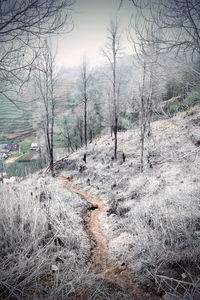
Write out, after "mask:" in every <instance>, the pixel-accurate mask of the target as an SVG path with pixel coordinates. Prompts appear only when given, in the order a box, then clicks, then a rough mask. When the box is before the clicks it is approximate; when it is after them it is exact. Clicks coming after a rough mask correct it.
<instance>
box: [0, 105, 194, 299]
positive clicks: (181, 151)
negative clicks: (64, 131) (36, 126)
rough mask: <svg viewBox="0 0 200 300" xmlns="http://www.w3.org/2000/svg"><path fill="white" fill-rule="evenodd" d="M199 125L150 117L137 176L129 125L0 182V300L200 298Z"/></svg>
mask: <svg viewBox="0 0 200 300" xmlns="http://www.w3.org/2000/svg"><path fill="white" fill-rule="evenodd" d="M199 126H200V108H199V107H195V108H194V109H193V111H190V112H188V113H181V114H179V115H177V116H175V117H174V118H171V119H166V120H160V121H156V122H154V123H153V124H152V135H151V136H150V137H149V138H147V139H146V146H145V167H144V172H143V173H142V174H141V173H140V168H139V162H140V135H139V129H137V128H136V129H135V130H132V131H127V132H124V133H122V132H121V133H119V151H118V160H116V161H115V160H113V151H114V149H113V147H114V141H113V140H112V138H111V137H110V136H103V137H102V138H99V139H96V140H95V141H94V142H93V143H91V144H90V145H89V146H88V149H87V150H86V149H80V150H79V151H77V152H74V153H72V154H70V155H68V156H67V157H65V158H63V159H61V160H59V161H57V162H56V163H55V170H56V175H57V178H50V177H49V176H48V174H47V173H48V170H45V171H43V172H40V173H35V174H33V175H31V176H29V177H27V178H25V179H21V180H20V181H19V182H17V183H15V184H12V185H9V186H6V185H1V186H0V197H1V209H0V220H1V222H0V235H1V245H0V268H1V274H0V299H10V300H11V299H30V300H33V299H38V300H42V299H48V300H56V299H62V300H65V299H69V300H77V299H79V300H89V299H90V300H94V299H99V300H143V299H149V300H156V299H165V300H167V299H168V300H169V299H170V300H173V299H199V296H200V282H199V275H200V206H199V196H200V176H199V165H200V148H199V140H200V137H199V132H200V131H199ZM123 153H124V154H125V161H124V159H123V155H122V154H123ZM84 154H86V163H85V162H84V161H83V157H84Z"/></svg>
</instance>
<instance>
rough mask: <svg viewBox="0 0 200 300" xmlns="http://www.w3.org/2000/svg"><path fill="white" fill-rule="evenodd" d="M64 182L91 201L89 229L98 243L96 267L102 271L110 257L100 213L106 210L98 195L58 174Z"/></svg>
mask: <svg viewBox="0 0 200 300" xmlns="http://www.w3.org/2000/svg"><path fill="white" fill-rule="evenodd" d="M58 178H59V179H61V180H62V181H63V183H65V184H67V185H68V186H70V188H71V190H72V191H74V192H75V193H76V194H78V195H79V196H80V197H81V198H83V199H85V200H86V201H88V202H89V203H90V207H89V209H90V210H91V211H92V213H91V216H90V218H88V221H87V222H88V229H89V232H90V235H91V238H92V240H93V241H94V242H95V244H96V245H97V249H98V251H97V255H96V257H95V268H96V269H97V270H98V271H99V272H100V271H103V270H105V269H106V267H107V257H108V242H107V240H106V239H105V237H104V236H103V234H102V232H101V227H100V223H99V215H100V214H101V213H102V212H103V211H104V207H103V204H102V203H101V201H100V199H99V198H98V197H96V196H92V195H89V194H87V193H85V192H84V191H81V190H78V189H77V188H75V187H74V186H73V184H72V181H71V180H70V179H68V178H67V177H65V176H62V175H60V176H58Z"/></svg>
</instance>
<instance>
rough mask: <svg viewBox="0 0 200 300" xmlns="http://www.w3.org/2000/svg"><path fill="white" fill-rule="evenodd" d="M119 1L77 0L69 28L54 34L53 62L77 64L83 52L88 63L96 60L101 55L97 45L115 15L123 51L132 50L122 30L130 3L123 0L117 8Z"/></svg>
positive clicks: (99, 46)
mask: <svg viewBox="0 0 200 300" xmlns="http://www.w3.org/2000/svg"><path fill="white" fill-rule="evenodd" d="M119 4H120V0H77V2H76V4H75V5H74V7H73V12H72V17H73V21H74V29H73V31H72V32H70V33H68V34H66V35H64V36H62V37H59V38H57V62H58V64H59V65H60V66H64V67H72V66H77V65H80V63H81V60H82V56H83V54H85V55H86V56H87V58H88V60H89V62H90V65H93V66H94V65H96V64H100V63H101V61H102V60H103V59H104V58H103V57H102V55H101V54H100V49H101V48H103V47H104V45H105V42H106V28H107V26H108V24H109V22H110V19H111V18H113V17H114V16H115V15H118V17H119V19H120V28H121V30H122V31H123V36H122V46H123V47H124V48H125V49H124V51H125V52H127V53H128V54H131V53H132V46H131V44H130V43H129V42H128V41H127V38H126V30H127V26H128V24H129V21H130V17H131V14H132V12H133V4H131V3H130V1H129V0H124V1H123V5H122V7H121V9H120V10H118V8H119Z"/></svg>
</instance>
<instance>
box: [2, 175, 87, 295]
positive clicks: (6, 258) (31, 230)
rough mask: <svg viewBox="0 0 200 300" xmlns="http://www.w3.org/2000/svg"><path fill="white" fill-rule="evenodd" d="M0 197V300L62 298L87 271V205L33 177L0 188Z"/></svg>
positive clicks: (50, 181) (53, 184)
mask: <svg viewBox="0 0 200 300" xmlns="http://www.w3.org/2000/svg"><path fill="white" fill-rule="evenodd" d="M0 198H1V203H0V206H1V208H0V236H1V240H0V269H1V273H0V299H10V298H9V297H11V296H12V299H58V298H59V299H66V298H64V296H62V295H65V297H67V296H66V295H68V296H69V295H70V293H72V292H74V290H76V288H79V285H80V282H81V280H82V278H84V276H85V274H87V270H88V269H89V265H87V262H88V260H89V255H90V244H89V240H88V236H87V234H86V232H85V229H84V227H83V215H84V214H85V210H86V209H87V204H86V203H85V202H84V201H83V200H81V199H80V198H79V197H78V196H77V195H76V194H74V193H73V192H70V191H68V190H67V189H65V188H64V186H63V185H62V183H61V182H60V181H59V180H58V179H51V178H48V177H47V178H42V177H41V178H39V179H38V178H37V176H36V175H34V176H32V177H31V178H29V179H27V180H25V181H21V182H20V183H18V184H13V185H9V186H6V185H2V186H1V187H0ZM80 270H82V271H80ZM58 281H59V284H58ZM61 283H62V284H61ZM9 295H11V296H9ZM34 296H35V298H34ZM6 297H8V298H6ZM37 297H38V298H37ZM57 297H58V298H57Z"/></svg>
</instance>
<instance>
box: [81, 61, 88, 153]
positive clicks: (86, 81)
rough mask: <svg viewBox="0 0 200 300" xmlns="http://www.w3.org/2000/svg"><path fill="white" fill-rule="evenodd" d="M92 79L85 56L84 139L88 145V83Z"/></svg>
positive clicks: (82, 73) (83, 80)
mask: <svg viewBox="0 0 200 300" xmlns="http://www.w3.org/2000/svg"><path fill="white" fill-rule="evenodd" d="M89 80H90V73H89V71H88V63H87V60H86V57H85V56H84V57H83V62H82V65H81V85H82V96H83V103H84V140H85V146H86V147H87V104H88V83H89Z"/></svg>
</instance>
